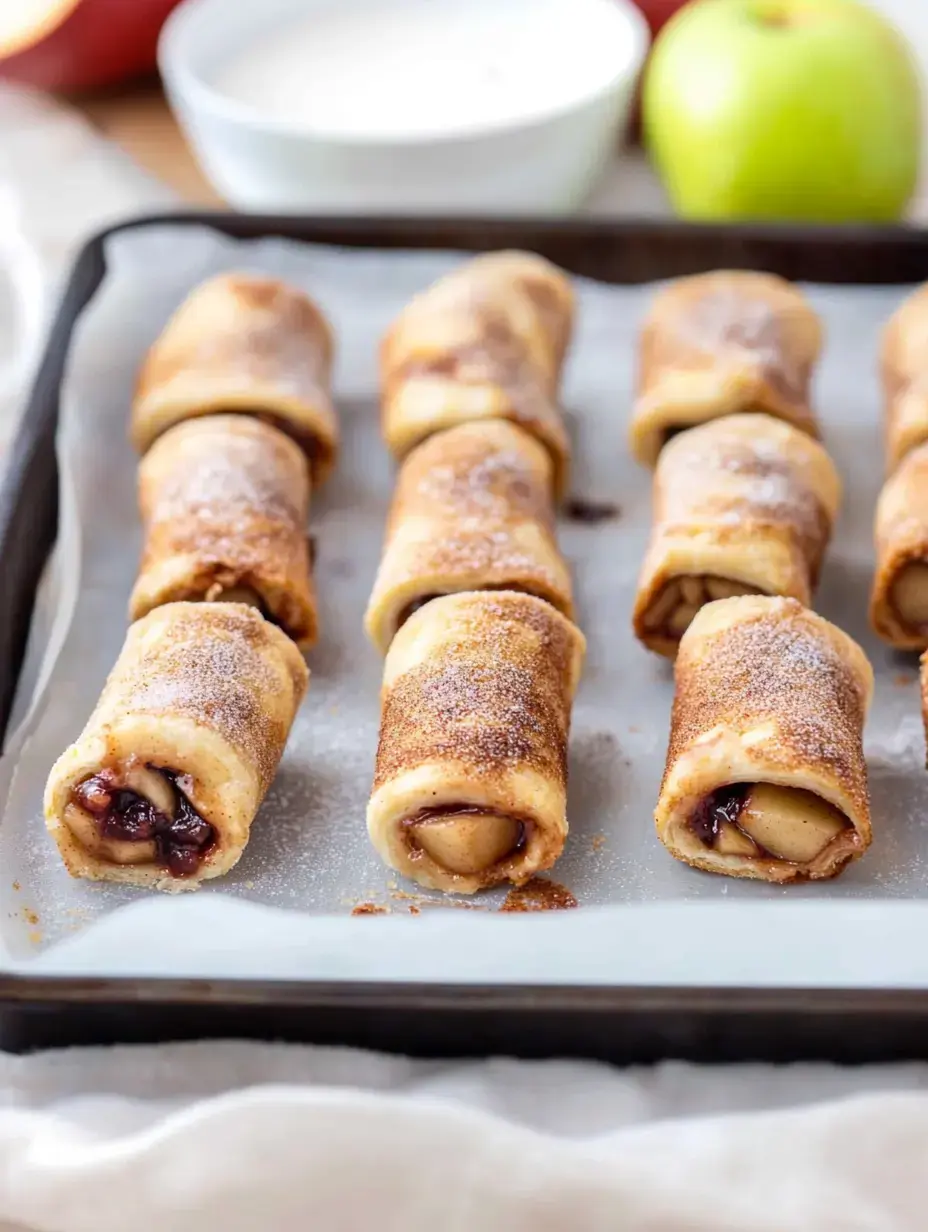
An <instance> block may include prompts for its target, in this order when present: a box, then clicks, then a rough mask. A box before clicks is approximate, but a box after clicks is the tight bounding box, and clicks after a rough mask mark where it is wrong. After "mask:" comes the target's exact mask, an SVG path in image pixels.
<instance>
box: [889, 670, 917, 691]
mask: <svg viewBox="0 0 928 1232" xmlns="http://www.w3.org/2000/svg"><path fill="white" fill-rule="evenodd" d="M916 679H917V677H915V676H910V675H909V674H908V673H907V672H899V674H898V675H896V676H893V684H894V685H896V686H897V687H898V688H900V689H904V688H905V687H906V685H909V684H914V683H915V681H916Z"/></svg>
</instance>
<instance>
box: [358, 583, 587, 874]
mask: <svg viewBox="0 0 928 1232" xmlns="http://www.w3.org/2000/svg"><path fill="white" fill-rule="evenodd" d="M584 650H585V643H584V639H583V634H582V633H580V631H579V630H578V629H577V628H576V627H575V626H574V625H573V624H572V623H571V622H570V621H569V620H567V619H566V617H564V616H562V615H561V614H560V613H559V612H556V611H555V610H554V608H553V607H551V606H550V604H548V603H545V602H544V601H543V600H542V599H536V598H534V597H533V596H531V595H523V594H517V593H514V592H512V591H501V592H497V593H493V594H487V593H485V592H473V591H472V592H467V593H463V594H456V595H446V596H444V597H443V598H440V599H435V600H433V601H432V602H431V603H429V604H427V605H426V606H425V607H424V608H422V609H421V610H420V611H418V612H416V613H415V615H414V616H411V617H410V618H409V620H408V621H407V622H406V624H405V625H403V627H402V629H400V631H399V633H397V635H396V637H395V638H394V641H393V645H392V646H391V647H390V651H389V653H388V654H387V658H386V663H385V665H384V678H383V692H382V695H381V703H382V711H381V724H380V743H379V746H378V749H377V764H376V769H375V774H374V787H373V794H372V795H371V799H370V804H369V805H368V810H367V828H368V832H369V834H370V837H371V841H372V842H373V844H374V846H375V847H376V849H377V851H378V852H379V853H380V855H381V856H382V857H383V859H384V860H385V861H386V863H387V864H389V865H390V867H391V868H395V869H396V870H397V871H398V872H400V873H403V874H404V875H405V876H407V877H411V878H412V879H413V880H414V881H417V882H419V884H420V885H424V886H429V887H431V888H433V889H439V890H448V891H453V892H456V893H461V894H472V893H473V892H474V891H476V890H479V889H481V888H482V887H484V886H491V885H496V884H497V883H499V882H503V881H513V882H516V883H521V882H523V881H527V880H528V878H529V877H531V876H532V875H533V874H534V873H537V872H538V871H539V870H541V869H545V868H550V867H551V865H552V864H553V863H554V862H555V860H556V859H557V858H558V856H559V855H560V854H561V850H562V848H563V846H564V840H565V838H566V836H567V811H566V798H567V797H566V789H567V736H568V729H569V727H570V710H571V703H572V701H573V695H574V691H575V689H576V686H577V681H578V678H579V675H580V668H581V664H582V660H583V655H584Z"/></svg>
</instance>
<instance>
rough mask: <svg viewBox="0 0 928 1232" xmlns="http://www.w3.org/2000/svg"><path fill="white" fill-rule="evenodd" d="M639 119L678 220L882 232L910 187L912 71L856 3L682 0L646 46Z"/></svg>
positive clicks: (900, 45) (892, 35)
mask: <svg viewBox="0 0 928 1232" xmlns="http://www.w3.org/2000/svg"><path fill="white" fill-rule="evenodd" d="M922 2H923V0H913V3H922ZM642 106H643V120H644V133H645V141H646V143H647V146H648V148H649V150H650V153H651V157H652V159H653V161H654V163H655V165H656V167H657V170H658V173H659V174H660V176H661V178H662V179H663V181H664V184H665V187H666V189H667V192H668V195H669V197H670V200H671V202H672V204H673V205H674V207H675V209H676V210H677V211H678V212H679V213H680V214H682V215H684V216H685V217H687V218H697V219H734V218H749V219H791V220H800V219H804V220H808V221H811V222H849V221H870V222H886V221H891V220H893V219H897V218H898V217H899V216H900V215H901V214H902V213H903V211H904V209H905V206H906V204H907V202H908V201H909V198H910V197H911V195H912V191H913V189H914V187H915V183H916V179H917V176H918V162H919V154H920V150H921V131H920V130H921V98H920V83H919V76H918V70H917V68H916V65H915V62H914V59H913V57H912V54H911V52H910V50H909V47H908V45H907V44H906V42H905V41H904V39H903V37H902V35H901V34H900V33H899V32H898V31H897V30H896V29H895V28H894V27H893V26H891V25H890V24H889V23H888V22H887V21H886V20H885V19H884V18H882V17H880V16H879V15H878V14H877V13H875V12H874V11H873V10H872V9H869V8H867V7H865V5H863V4H861V3H858V0H693V2H692V3H690V4H687V5H686V6H684V8H682V9H681V10H680V11H679V12H678V13H677V14H676V16H675V17H672V18H671V20H670V22H669V23H668V24H667V25H666V26H665V27H664V29H663V31H662V32H661V34H660V35H659V36H658V39H657V42H656V43H655V46H654V51H653V53H652V56H651V60H650V63H649V66H648V69H647V73H646V75H645V81H644V92H643V103H642Z"/></svg>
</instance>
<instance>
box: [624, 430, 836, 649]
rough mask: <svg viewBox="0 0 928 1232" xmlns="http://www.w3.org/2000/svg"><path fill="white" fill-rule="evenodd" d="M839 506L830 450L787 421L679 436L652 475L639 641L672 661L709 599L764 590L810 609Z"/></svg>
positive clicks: (638, 616)
mask: <svg viewBox="0 0 928 1232" xmlns="http://www.w3.org/2000/svg"><path fill="white" fill-rule="evenodd" d="M840 501H841V481H840V479H839V477H838V473H837V471H836V470H835V468H834V465H833V464H832V461H831V459H830V458H829V456H828V454H827V453H826V452H825V450H824V448H823V447H822V446H821V445H820V444H819V443H818V442H817V441H814V440H812V438H811V437H809V436H806V434H805V433H804V432H800V431H799V430H798V429H797V428H794V427H792V426H791V425H790V424H787V423H783V422H782V420H778V419H772V418H771V417H770V416H769V415H758V414H749V415H728V416H726V417H725V418H724V419H714V420H712V421H711V422H709V423H706V424H702V425H701V426H700V427H698V428H693V429H691V430H690V431H689V432H685V433H683V434H682V435H681V436H678V437H676V438H675V439H674V440H672V441H671V442H670V443H669V444H668V445H667V446H666V448H665V449H664V450H663V452H662V453H661V456H660V459H659V460H658V463H657V469H656V471H655V473H654V527H653V530H652V532H651V541H650V544H649V546H648V551H647V554H646V556H645V559H644V564H643V566H642V571H641V576H640V579H639V582H638V593H637V597H636V601H635V609H634V617H633V620H634V628H635V634H636V636H637V637H638V638H639V639H640V640H641V641H642V642H643V643H644V644H645V645H646V646H648V647H649V648H650V649H651V650H654V651H656V652H657V653H658V654H663V655H667V656H668V657H671V658H672V657H673V655H675V654H676V651H677V646H678V644H679V641H680V638H681V636H682V635H683V633H684V632H685V630H686V629H687V627H688V626H689V624H690V621H691V620H692V619H693V617H694V616H695V615H696V613H697V612H698V611H699V609H700V608H701V607H702V606H703V604H704V603H708V602H710V601H711V600H713V599H726V598H730V597H732V596H735V595H743V594H758V593H761V594H770V595H786V596H789V597H791V598H794V599H798V600H799V601H800V602H801V603H804V604H808V603H810V602H811V598H812V594H813V592H814V590H815V586H816V583H817V581H818V575H819V569H820V566H821V563H822V558H823V556H824V554H825V549H826V548H827V546H828V541H829V539H830V537H831V528H832V525H833V523H834V520H835V517H836V516H837V512H838V507H839V504H840Z"/></svg>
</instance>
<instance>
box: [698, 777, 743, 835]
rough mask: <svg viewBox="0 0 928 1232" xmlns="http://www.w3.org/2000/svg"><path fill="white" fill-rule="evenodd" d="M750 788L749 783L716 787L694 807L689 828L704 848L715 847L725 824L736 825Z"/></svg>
mask: <svg viewBox="0 0 928 1232" xmlns="http://www.w3.org/2000/svg"><path fill="white" fill-rule="evenodd" d="M750 788H751V784H750V783H729V784H728V785H727V786H726V787H717V788H716V789H715V791H712V792H710V793H709V795H708V796H706V797H705V798H704V799H703V800H700V802H699V803H698V804H697V805H696V807H695V809H693V815H692V817H691V818H690V826H691V827H692V829H693V833H694V834H695V835H696V837H697V838H698V839H699V841H700V842H701V843H702V844H704V846H706V847H713V846H714V845H715V840H716V839H717V838H718V836H719V831H720V830H721V828H722V826H723V825H724V824H725V823H726V822H729V823H730V824H732V825H737V824H738V818H739V817H740V816H741V810H742V809H743V808H744V802H745V800H746V799H747V798H748V792H749V791H750Z"/></svg>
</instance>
